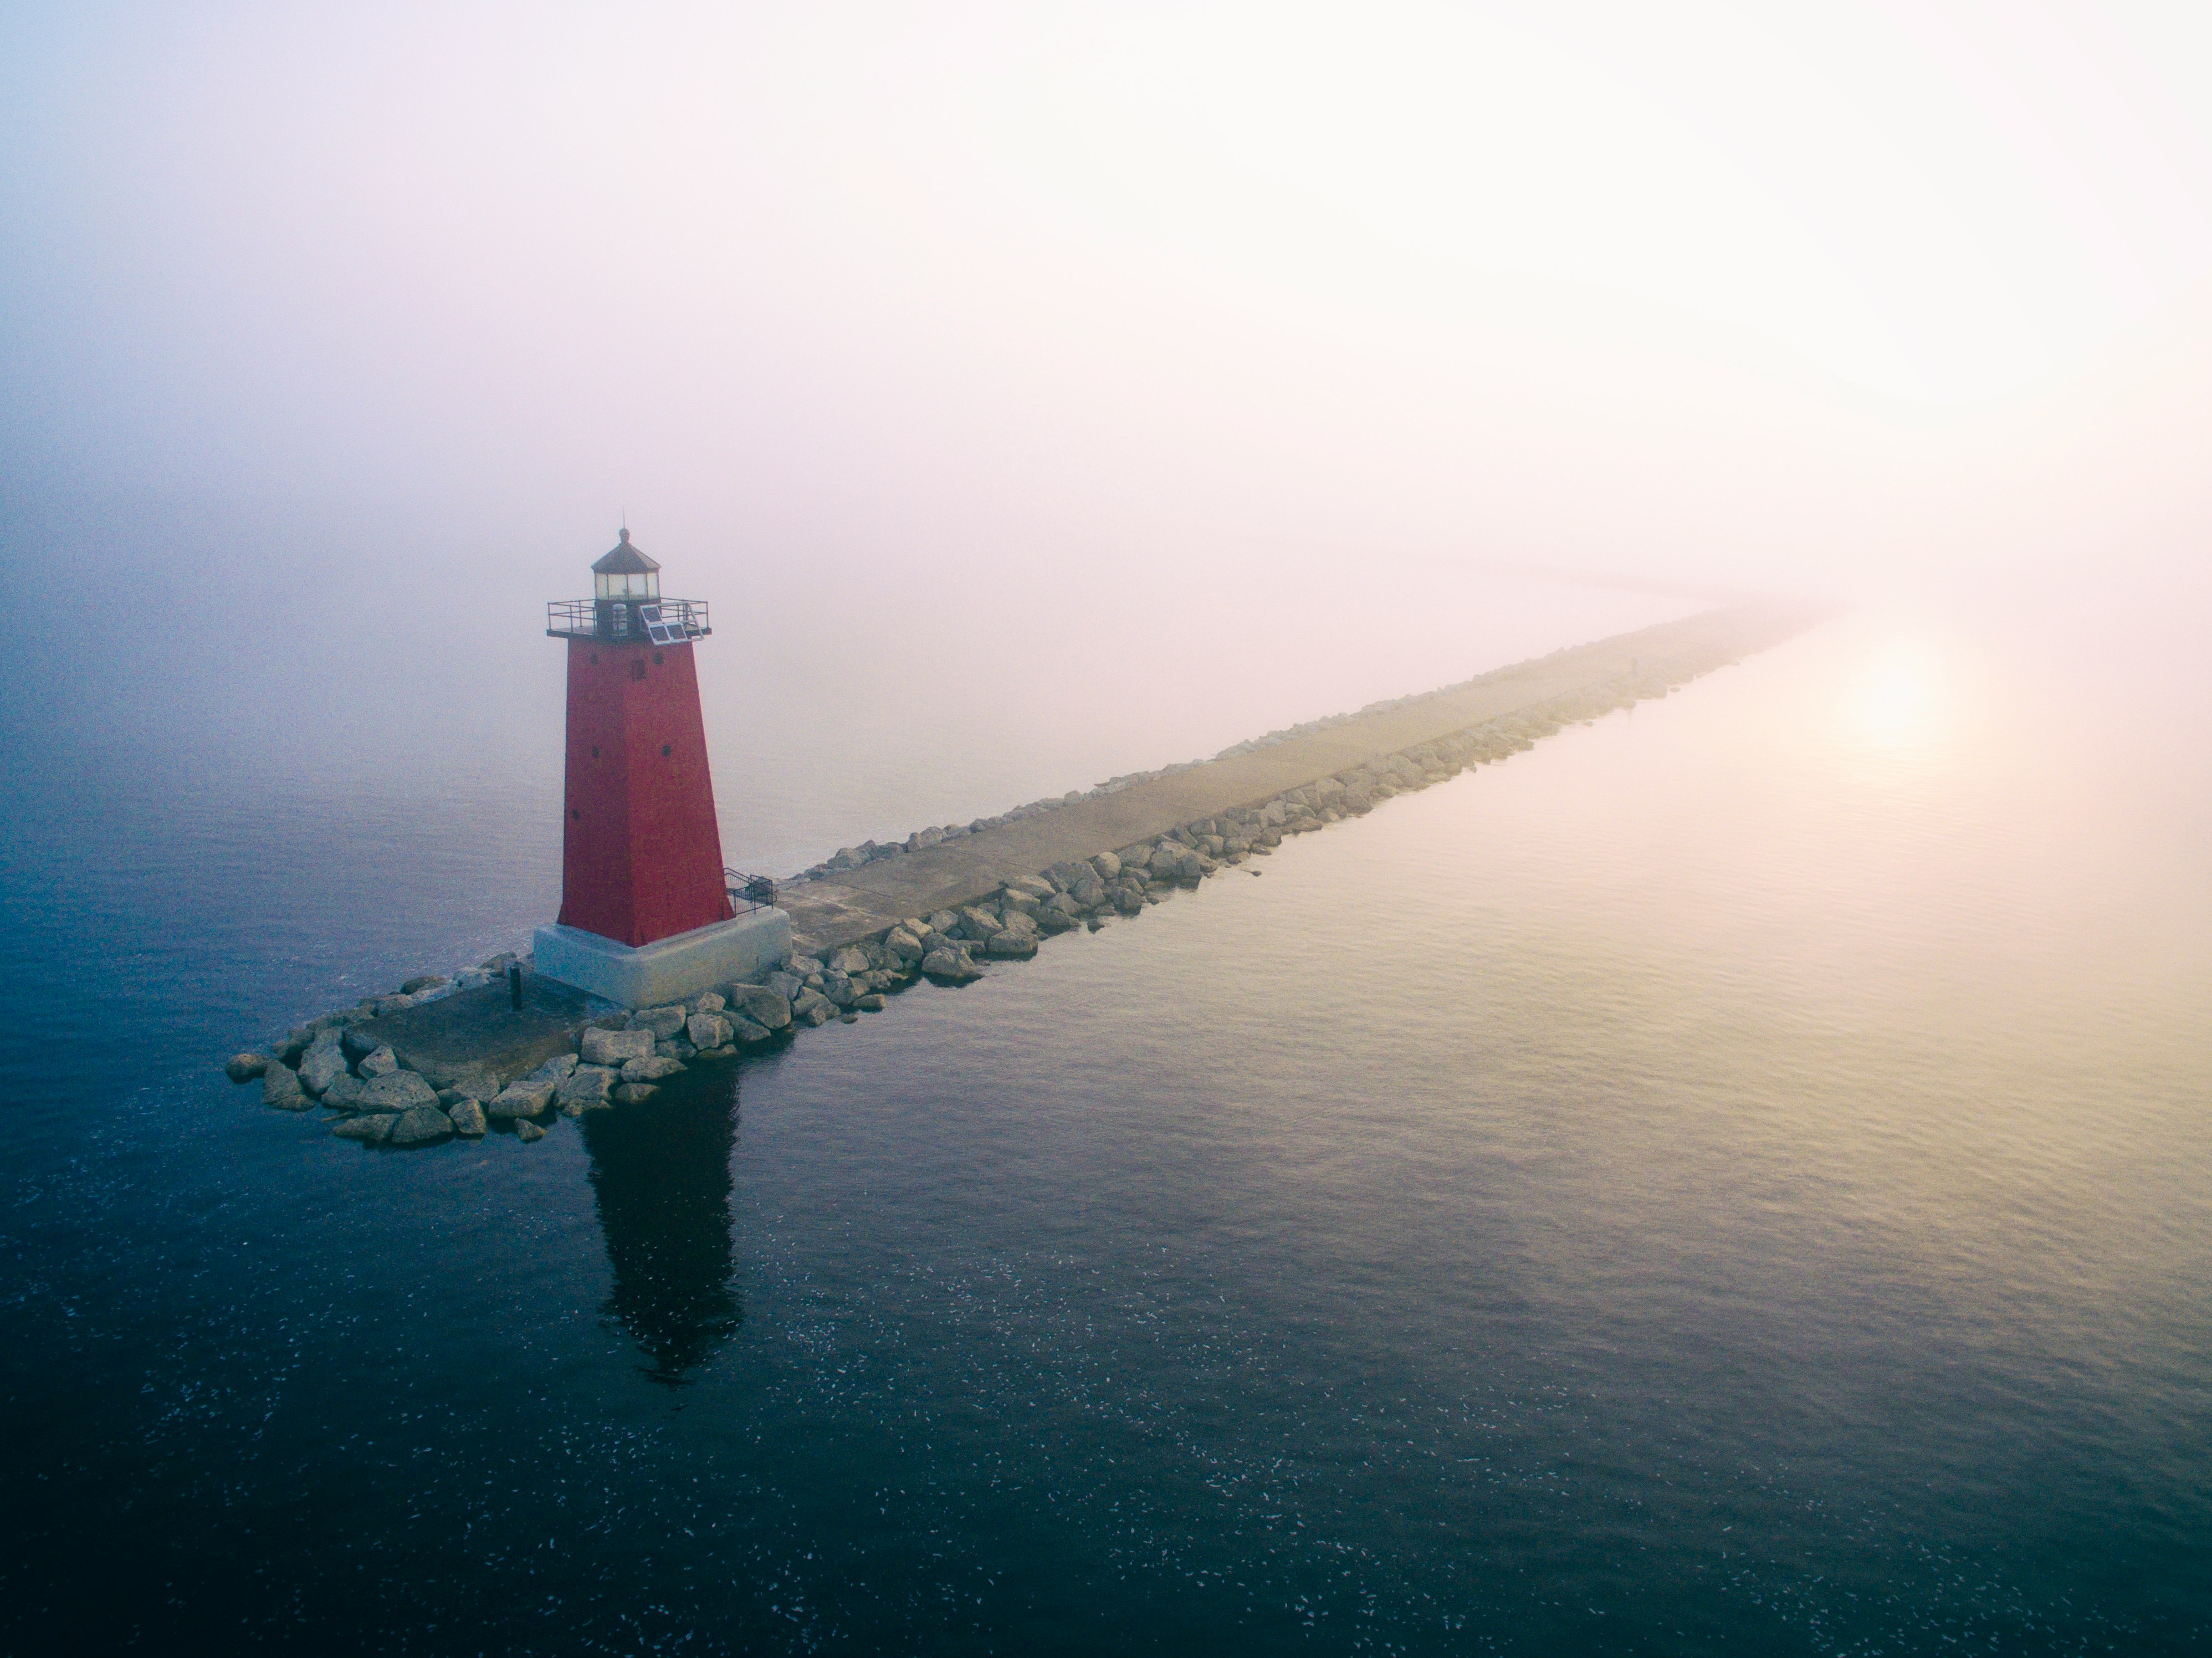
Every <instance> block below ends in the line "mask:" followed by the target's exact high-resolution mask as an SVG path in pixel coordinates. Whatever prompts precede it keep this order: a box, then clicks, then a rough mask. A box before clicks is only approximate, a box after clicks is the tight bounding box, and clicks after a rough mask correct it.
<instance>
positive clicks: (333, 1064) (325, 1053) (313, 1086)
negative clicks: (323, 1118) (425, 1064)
mask: <svg viewBox="0 0 2212 1658" xmlns="http://www.w3.org/2000/svg"><path fill="white" fill-rule="evenodd" d="M389 1051H390V1050H389V1049H387V1050H386V1052H389ZM345 1074H346V1061H345V1055H344V1054H342V1053H340V1052H339V1051H338V1044H337V1038H336V1037H335V1036H333V1037H332V1038H331V1040H330V1041H329V1042H321V1041H318V1042H316V1043H315V1045H314V1046H313V1048H309V1049H308V1050H307V1052H306V1053H305V1054H301V1056H300V1086H301V1087H302V1088H304V1089H306V1090H307V1092H309V1093H310V1094H313V1095H314V1096H316V1097H317V1098H318V1099H319V1098H321V1097H322V1096H323V1095H324V1094H325V1092H327V1091H328V1090H329V1089H330V1085H331V1084H332V1083H334V1082H336V1081H337V1079H338V1078H340V1077H343V1076H344V1075H345Z"/></svg>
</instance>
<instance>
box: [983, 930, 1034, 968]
mask: <svg viewBox="0 0 2212 1658" xmlns="http://www.w3.org/2000/svg"><path fill="white" fill-rule="evenodd" d="M983 949H984V951H985V952H986V953H987V954H988V955H992V956H1008V957H1012V958H1013V959H1014V960H1016V961H1022V962H1025V961H1027V960H1028V959H1029V958H1030V957H1032V956H1034V955H1036V953H1037V941H1036V936H1035V935H1034V934H1032V933H1026V932H1012V931H1007V932H994V933H993V934H992V935H991V938H990V939H989V941H988V942H987V944H984V946H983Z"/></svg>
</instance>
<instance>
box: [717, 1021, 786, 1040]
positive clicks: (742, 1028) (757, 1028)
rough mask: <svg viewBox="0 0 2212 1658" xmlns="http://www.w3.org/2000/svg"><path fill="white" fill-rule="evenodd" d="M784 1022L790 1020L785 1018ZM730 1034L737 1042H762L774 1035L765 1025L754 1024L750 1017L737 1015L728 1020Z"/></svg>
mask: <svg viewBox="0 0 2212 1658" xmlns="http://www.w3.org/2000/svg"><path fill="white" fill-rule="evenodd" d="M785 1023H790V1021H789V1020H786V1021H785ZM730 1035H732V1038H734V1039H735V1040H736V1041H738V1042H745V1043H751V1042H766V1041H767V1040H768V1039H769V1037H770V1036H773V1035H775V1031H773V1030H770V1029H769V1028H768V1027H767V1026H766V1025H763V1024H755V1023H753V1022H752V1021H751V1020H750V1019H748V1018H746V1017H744V1016H743V1015H739V1016H738V1017H736V1018H733V1019H732V1020H731V1021H730Z"/></svg>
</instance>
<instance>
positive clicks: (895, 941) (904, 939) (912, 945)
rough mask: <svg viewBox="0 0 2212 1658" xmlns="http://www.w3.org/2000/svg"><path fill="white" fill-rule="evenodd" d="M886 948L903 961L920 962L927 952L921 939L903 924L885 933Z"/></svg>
mask: <svg viewBox="0 0 2212 1658" xmlns="http://www.w3.org/2000/svg"><path fill="white" fill-rule="evenodd" d="M884 949H885V950H889V951H890V954H891V955H892V956H893V957H896V959H898V960H899V961H902V962H918V961H920V960H921V958H922V957H923V956H924V955H926V954H927V951H925V950H923V949H922V947H921V939H920V938H916V937H915V935H914V934H913V933H911V932H908V931H907V930H906V929H905V928H904V927H902V926H895V927H893V928H892V929H891V930H890V932H887V933H885V934H884Z"/></svg>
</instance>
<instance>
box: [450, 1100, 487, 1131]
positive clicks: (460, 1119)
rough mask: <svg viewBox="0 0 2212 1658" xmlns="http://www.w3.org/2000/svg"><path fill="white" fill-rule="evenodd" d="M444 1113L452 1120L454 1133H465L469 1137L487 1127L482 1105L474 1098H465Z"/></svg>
mask: <svg viewBox="0 0 2212 1658" xmlns="http://www.w3.org/2000/svg"><path fill="white" fill-rule="evenodd" d="M447 1116H448V1117H449V1118H451V1119H452V1120H453V1132H454V1133H456V1134H465V1135H467V1136H469V1138H470V1139H475V1138H476V1137H477V1135H478V1134H481V1133H483V1132H484V1129H485V1127H487V1125H486V1124H485V1122H484V1111H483V1106H482V1105H481V1104H479V1103H478V1102H477V1101H475V1100H470V1099H465V1100H463V1101H462V1102H460V1103H459V1105H457V1106H455V1107H454V1108H453V1109H452V1110H451V1111H448V1112H447Z"/></svg>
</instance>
